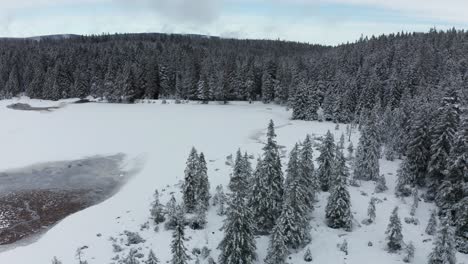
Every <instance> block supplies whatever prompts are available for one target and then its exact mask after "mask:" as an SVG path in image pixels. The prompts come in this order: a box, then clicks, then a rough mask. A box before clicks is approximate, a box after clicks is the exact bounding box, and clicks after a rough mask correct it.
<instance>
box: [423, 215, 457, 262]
mask: <svg viewBox="0 0 468 264" xmlns="http://www.w3.org/2000/svg"><path fill="white" fill-rule="evenodd" d="M455 253H456V251H455V237H454V230H453V227H451V226H450V224H449V220H448V219H445V220H444V222H443V223H442V226H441V228H440V229H439V231H438V232H437V238H436V240H435V242H434V248H433V250H432V252H431V254H429V261H428V262H427V263H428V264H456V256H455Z"/></svg>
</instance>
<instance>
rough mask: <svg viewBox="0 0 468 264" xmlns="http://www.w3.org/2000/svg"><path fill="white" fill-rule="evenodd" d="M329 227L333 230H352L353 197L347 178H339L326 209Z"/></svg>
mask: <svg viewBox="0 0 468 264" xmlns="http://www.w3.org/2000/svg"><path fill="white" fill-rule="evenodd" d="M325 217H326V219H327V225H328V226H329V227H331V228H335V229H336V228H344V229H345V230H351V227H352V214H351V197H350V195H349V192H348V189H347V187H346V178H345V177H343V176H342V177H337V178H336V181H335V185H334V186H333V189H332V192H331V194H330V196H329V197H328V203H327V207H326V208H325Z"/></svg>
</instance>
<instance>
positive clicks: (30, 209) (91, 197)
mask: <svg viewBox="0 0 468 264" xmlns="http://www.w3.org/2000/svg"><path fill="white" fill-rule="evenodd" d="M124 157H125V156H124V155H123V154H118V155H113V156H106V157H102V156H96V157H90V158H85V159H81V160H74V161H58V162H48V163H42V164H37V165H33V166H29V167H26V168H21V169H15V170H10V171H6V172H2V173H0V245H5V244H10V243H13V242H16V241H18V240H21V239H23V238H25V237H28V236H30V235H32V234H38V233H40V232H41V231H43V230H44V229H46V228H48V227H51V226H52V225H54V224H55V223H57V222H58V221H60V220H62V219H63V218H65V217H66V216H68V215H70V214H72V213H75V212H77V211H80V210H82V209H84V208H87V207H89V206H92V205H95V204H97V203H100V202H102V201H104V200H105V199H107V198H109V197H110V196H112V195H113V194H114V193H115V192H117V190H118V189H119V188H120V187H121V186H122V185H123V184H124V183H125V181H126V180H127V179H128V177H129V175H128V173H125V172H124V171H122V169H121V166H122V162H123V160H124Z"/></svg>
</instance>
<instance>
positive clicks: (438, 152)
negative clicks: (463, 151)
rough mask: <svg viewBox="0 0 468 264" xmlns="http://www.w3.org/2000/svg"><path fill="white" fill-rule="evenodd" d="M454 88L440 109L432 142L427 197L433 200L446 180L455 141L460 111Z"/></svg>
mask: <svg viewBox="0 0 468 264" xmlns="http://www.w3.org/2000/svg"><path fill="white" fill-rule="evenodd" d="M451 92H452V90H449V91H448V94H447V95H446V96H445V97H444V99H443V104H442V106H441V108H440V109H439V111H440V114H439V116H438V119H437V122H436V124H435V128H434V136H433V138H432V144H431V148H430V150H431V158H430V160H429V165H428V173H429V178H430V183H429V192H428V195H426V198H428V199H429V200H433V199H434V198H435V194H436V193H437V187H438V186H439V185H440V183H441V181H442V180H444V178H445V174H446V170H447V169H448V161H449V157H450V153H451V151H452V146H453V145H454V141H455V132H456V131H457V128H458V125H459V120H460V113H459V106H458V100H457V96H456V95H454V94H451Z"/></svg>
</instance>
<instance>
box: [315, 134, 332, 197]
mask: <svg viewBox="0 0 468 264" xmlns="http://www.w3.org/2000/svg"><path fill="white" fill-rule="evenodd" d="M334 151H335V143H334V139H333V135H332V133H330V131H328V132H327V134H326V135H325V139H324V140H323V142H322V145H321V147H320V155H319V157H318V158H317V161H318V162H319V167H318V169H317V178H318V180H319V181H320V187H321V188H322V191H324V192H326V191H328V190H329V189H330V187H331V184H332V179H333V177H332V175H333V159H334Z"/></svg>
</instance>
